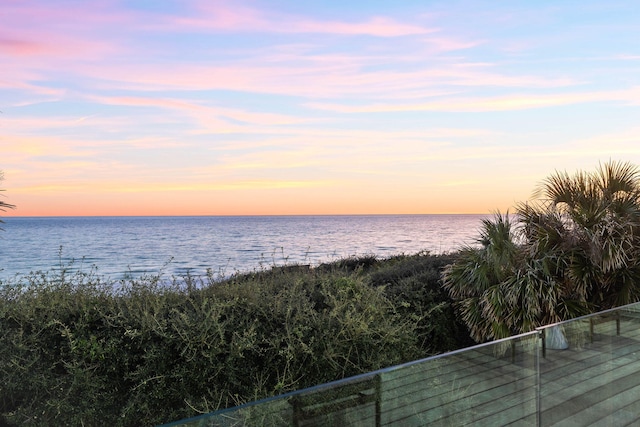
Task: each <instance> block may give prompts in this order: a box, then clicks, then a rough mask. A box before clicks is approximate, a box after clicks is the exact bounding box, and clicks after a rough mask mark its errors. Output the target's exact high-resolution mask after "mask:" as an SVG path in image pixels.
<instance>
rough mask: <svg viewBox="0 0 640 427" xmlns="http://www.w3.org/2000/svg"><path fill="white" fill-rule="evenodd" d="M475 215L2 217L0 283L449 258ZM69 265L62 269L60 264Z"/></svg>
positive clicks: (467, 237) (476, 221)
mask: <svg viewBox="0 0 640 427" xmlns="http://www.w3.org/2000/svg"><path fill="white" fill-rule="evenodd" d="M484 217H486V216H485V215H354V216H232V217H230V216H212V217H39V218H16V217H9V218H4V219H5V224H3V228H4V229H5V231H4V232H0V279H5V280H6V279H8V278H11V277H13V276H15V275H16V274H27V273H29V272H32V271H38V270H42V271H48V270H55V269H59V268H60V266H61V265H64V266H69V265H71V267H72V268H73V269H82V270H83V271H89V270H90V269H91V268H92V267H93V266H95V267H97V272H98V274H101V275H104V276H107V277H109V278H111V279H120V278H122V277H123V276H124V275H126V274H132V275H133V276H139V275H142V274H157V273H162V274H163V275H167V276H169V277H170V276H171V275H178V276H179V275H184V274H185V273H187V272H189V273H190V274H193V275H202V274H205V273H206V271H207V269H211V270H212V272H213V273H214V275H216V276H218V275H220V276H227V275H230V274H233V273H235V272H248V271H252V270H255V269H261V268H269V267H271V266H274V265H285V264H292V263H303V264H311V265H317V264H319V263H321V262H327V261H334V260H337V259H340V258H344V257H347V256H352V255H370V254H373V255H376V256H379V257H381V258H383V257H388V256H391V255H397V254H401V253H405V254H413V253H417V252H419V251H423V250H424V251H429V252H431V253H443V252H451V251H455V250H457V249H459V248H460V247H461V246H462V245H463V244H473V243H474V239H475V238H476V237H477V234H478V229H479V227H480V221H481V219H482V218H484ZM70 263H71V264H70Z"/></svg>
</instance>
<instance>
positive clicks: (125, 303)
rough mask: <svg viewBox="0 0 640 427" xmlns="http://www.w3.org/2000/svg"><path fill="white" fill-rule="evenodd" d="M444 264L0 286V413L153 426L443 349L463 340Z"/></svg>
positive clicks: (21, 421)
mask: <svg viewBox="0 0 640 427" xmlns="http://www.w3.org/2000/svg"><path fill="white" fill-rule="evenodd" d="M449 261H450V259H449V258H446V257H432V256H429V255H427V254H419V255H416V256H400V257H394V258H392V259H389V260H376V259H374V258H372V257H365V258H364V259H363V260H361V261H358V259H357V258H353V259H349V260H343V261H341V262H337V263H335V265H333V267H332V266H331V264H327V265H324V266H322V268H308V267H305V266H288V267H287V268H274V269H271V270H265V271H257V272H253V273H250V274H243V275H237V276H234V277H232V278H230V279H228V280H224V281H217V280H214V279H213V278H211V277H203V278H194V277H190V276H187V277H185V278H180V279H173V280H172V281H170V283H166V281H163V280H161V279H162V278H161V277H155V276H149V277H140V278H131V279H128V280H123V281H119V282H111V281H108V280H105V279H103V278H101V277H99V276H97V275H95V274H94V273H93V272H92V271H91V272H89V273H86V274H85V273H81V272H80V273H75V274H69V273H67V272H65V271H64V270H62V271H61V272H58V273H34V274H30V275H27V276H24V277H19V278H16V279H13V280H12V281H9V282H4V283H2V282H0V414H1V417H4V422H6V423H12V424H14V425H33V426H52V425H53V426H55V425H84V426H92V425H113V426H141V425H157V424H161V423H165V422H169V421H172V420H177V419H182V418H186V417H191V416H194V415H197V414H199V413H206V412H210V411H214V410H216V409H221V408H224V407H229V406H233V405H237V404H241V403H244V402H248V401H252V400H256V399H260V398H263V397H267V396H272V395H276V394H280V393H284V392H287V391H291V390H295V389H300V388H304V387H308V386H312V385H316V384H320V383H324V382H328V381H332V380H336V379H339V378H343V377H347V376H351V375H356V374H360V373H363V372H367V371H371V370H375V369H379V368H383V367H386V366H391V365H395V364H398V363H403V362H406V361H409V360H413V359H416V358H420V357H424V356H426V355H427V352H438V351H443V349H451V348H453V347H455V345H456V340H453V341H452V340H451V337H455V336H457V335H456V334H458V335H459V334H460V331H459V330H458V329H456V328H457V326H455V325H456V322H455V321H454V320H453V317H452V312H451V310H450V303H449V301H448V300H447V299H446V298H443V296H442V293H441V292H440V290H439V270H440V269H441V267H442V266H443V265H444V263H446V262H449ZM447 335H448V336H449V337H448V338H447ZM2 422H3V420H2V418H0V423H2Z"/></svg>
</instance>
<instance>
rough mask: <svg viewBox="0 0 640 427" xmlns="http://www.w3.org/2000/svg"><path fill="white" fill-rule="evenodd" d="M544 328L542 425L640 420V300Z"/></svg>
mask: <svg viewBox="0 0 640 427" xmlns="http://www.w3.org/2000/svg"><path fill="white" fill-rule="evenodd" d="M539 330H540V331H541V332H542V334H543V336H544V337H545V338H544V343H545V345H544V349H543V357H542V358H541V359H540V424H541V425H542V426H552V425H591V424H594V425H632V424H637V423H639V422H640V407H639V404H638V400H639V399H638V396H640V375H639V374H640V304H633V305H629V306H625V307H620V308H617V309H613V310H607V311H604V312H600V313H596V314H592V315H588V316H583V317H580V318H577V319H573V320H570V321H566V322H562V323H559V324H556V325H551V326H546V327H543V328H540V329H539Z"/></svg>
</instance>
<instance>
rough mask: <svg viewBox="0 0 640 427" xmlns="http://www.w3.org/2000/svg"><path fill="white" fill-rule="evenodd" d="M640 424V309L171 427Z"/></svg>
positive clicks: (539, 331) (569, 323)
mask: <svg viewBox="0 0 640 427" xmlns="http://www.w3.org/2000/svg"><path fill="white" fill-rule="evenodd" d="M638 422H640V303H638V304H632V305H628V306H624V307H620V308H616V309H613V310H608V311H604V312H600V313H595V314H592V315H588V316H584V317H580V318H577V319H572V320H569V321H566V322H561V323H558V324H554V325H548V326H544V327H541V328H538V329H537V330H535V331H532V332H530V333H526V334H522V335H517V336H514V337H510V338H507V339H503V340H499V341H494V342H490V343H486V344H481V345H477V346H474V347H469V348H466V349H461V350H458V351H454V352H451V353H446V354H442V355H438V356H433V357H429V358H426V359H423V360H417V361H414V362H410V363H406V364H403V365H399V366H394V367H390V368H386V369H382V370H379V371H375V372H370V373H367V374H363V375H359V376H356V377H352V378H347V379H344V380H340V381H335V382H332V383H327V384H322V385H318V386H315V387H311V388H308V389H304V390H300V391H296V392H292V393H288V394H284V395H281V396H276V397H272V398H268V399H263V400H260V401H257V402H252V403H249V404H246V405H242V406H238V407H235V408H229V409H225V410H221V411H217V412H213V413H211V414H206V415H203V416H200V417H194V418H190V419H187V420H182V421H177V422H174V423H171V424H167V426H184V427H209V426H220V427H222V426H224V427H227V426H229V427H230V426H296V427H298V426H299V427H305V426H403V427H404V426H425V425H429V426H463V425H473V426H492V427H493V426H506V425H514V426H516V425H522V426H535V425H538V426H552V425H558V426H561V425H580V426H582V425H590V424H594V425H616V426H622V425H633V424H635V423H638Z"/></svg>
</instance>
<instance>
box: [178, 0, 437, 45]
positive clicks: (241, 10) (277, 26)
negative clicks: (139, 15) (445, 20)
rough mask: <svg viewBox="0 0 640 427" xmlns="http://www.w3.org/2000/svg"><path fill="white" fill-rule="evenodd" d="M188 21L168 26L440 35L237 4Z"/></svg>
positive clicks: (198, 7)
mask: <svg viewBox="0 0 640 427" xmlns="http://www.w3.org/2000/svg"><path fill="white" fill-rule="evenodd" d="M194 7H195V13H194V14H193V16H188V17H184V16H183V17H177V18H174V17H165V19H166V20H167V22H170V23H172V24H173V26H174V29H176V28H175V27H178V28H182V29H183V30H186V31H193V29H200V30H209V31H240V32H268V33H317V34H318V33H319V34H339V35H369V36H376V37H398V36H407V35H419V34H428V33H432V32H434V31H437V30H436V29H433V28H426V27H423V26H420V25H416V24H410V23H403V22H398V21H396V20H394V19H391V18H388V17H384V16H375V17H371V18H368V19H365V20H362V21H355V22H348V21H323V20H315V19H309V18H307V17H304V16H298V15H287V14H276V13H272V12H269V11H263V10H259V9H255V8H250V7H247V6H244V5H240V4H237V3H233V2H224V3H222V2H209V1H200V2H197V3H195V4H194Z"/></svg>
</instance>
